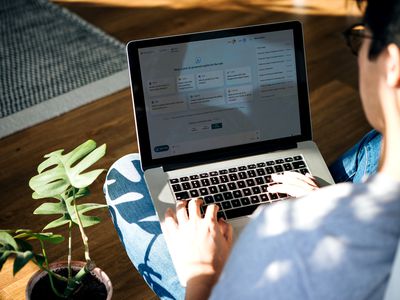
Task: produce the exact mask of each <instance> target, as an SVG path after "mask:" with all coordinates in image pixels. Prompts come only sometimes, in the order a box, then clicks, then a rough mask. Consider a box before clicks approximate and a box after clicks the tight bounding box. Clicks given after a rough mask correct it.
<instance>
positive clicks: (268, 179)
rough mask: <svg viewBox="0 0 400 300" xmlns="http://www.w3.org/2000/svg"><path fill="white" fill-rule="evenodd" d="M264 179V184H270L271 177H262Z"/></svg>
mask: <svg viewBox="0 0 400 300" xmlns="http://www.w3.org/2000/svg"><path fill="white" fill-rule="evenodd" d="M264 179H265V182H266V183H270V182H272V178H271V175H267V176H264Z"/></svg>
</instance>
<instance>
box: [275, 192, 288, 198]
mask: <svg viewBox="0 0 400 300" xmlns="http://www.w3.org/2000/svg"><path fill="white" fill-rule="evenodd" d="M278 197H279V198H287V197H289V195H288V194H283V193H278Z"/></svg>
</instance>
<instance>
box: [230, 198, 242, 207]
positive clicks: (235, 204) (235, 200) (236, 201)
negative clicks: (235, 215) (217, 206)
mask: <svg viewBox="0 0 400 300" xmlns="http://www.w3.org/2000/svg"><path fill="white" fill-rule="evenodd" d="M231 202H232V205H233V207H239V206H240V200H239V199H234V200H232V201H231Z"/></svg>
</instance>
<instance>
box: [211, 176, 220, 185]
mask: <svg viewBox="0 0 400 300" xmlns="http://www.w3.org/2000/svg"><path fill="white" fill-rule="evenodd" d="M210 181H211V183H212V184H214V185H217V184H219V178H218V177H211V178H210Z"/></svg>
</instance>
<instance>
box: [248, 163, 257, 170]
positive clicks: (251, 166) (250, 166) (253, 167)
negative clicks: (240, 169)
mask: <svg viewBox="0 0 400 300" xmlns="http://www.w3.org/2000/svg"><path fill="white" fill-rule="evenodd" d="M255 168H256V165H254V164H251V165H248V166H247V169H249V170H251V169H255Z"/></svg>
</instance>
